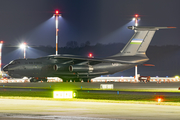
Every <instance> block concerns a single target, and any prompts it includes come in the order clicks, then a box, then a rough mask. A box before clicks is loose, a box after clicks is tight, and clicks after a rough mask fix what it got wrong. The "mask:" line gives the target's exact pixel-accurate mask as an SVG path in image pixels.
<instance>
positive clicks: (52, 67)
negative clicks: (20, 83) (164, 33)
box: [3, 26, 175, 82]
mask: <svg viewBox="0 0 180 120" xmlns="http://www.w3.org/2000/svg"><path fill="white" fill-rule="evenodd" d="M168 28H175V27H145V26H129V27H128V29H130V30H134V35H133V36H132V38H131V39H130V40H129V41H128V43H127V44H126V45H125V47H124V48H123V49H122V50H121V51H120V52H119V53H117V54H115V55H113V56H109V57H106V58H104V59H97V58H88V57H87V58H85V57H81V56H75V55H65V54H59V55H50V56H47V57H41V58H36V59H17V60H13V61H11V62H10V63H9V64H7V65H6V66H4V68H3V71H5V72H7V73H8V74H9V76H11V77H12V78H22V77H28V78H31V80H30V81H31V82H33V81H38V80H46V79H43V78H46V77H59V78H61V79H63V80H64V81H65V80H75V81H80V80H83V81H87V80H88V79H91V78H94V77H98V76H101V75H108V74H114V73H116V72H120V71H124V70H127V69H129V68H132V67H134V66H135V65H139V64H142V63H144V62H146V61H148V60H149V59H148V57H147V56H146V50H147V48H148V46H149V44H150V42H151V40H152V38H153V36H154V33H155V32H156V30H159V29H168Z"/></svg>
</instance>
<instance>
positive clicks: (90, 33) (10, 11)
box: [0, 0, 180, 47]
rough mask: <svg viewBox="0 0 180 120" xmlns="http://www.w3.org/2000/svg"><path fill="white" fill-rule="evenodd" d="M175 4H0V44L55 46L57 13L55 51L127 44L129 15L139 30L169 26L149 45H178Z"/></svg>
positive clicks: (126, 0) (92, 0)
mask: <svg viewBox="0 0 180 120" xmlns="http://www.w3.org/2000/svg"><path fill="white" fill-rule="evenodd" d="M179 5H180V0H0V40H3V41H4V44H6V45H18V44H19V43H21V42H27V43H28V45H30V46H31V45H32V46H33V45H37V46H38V45H43V46H55V19H54V18H52V16H53V14H54V11H55V10H59V11H60V12H61V14H62V18H59V22H60V25H59V28H60V31H59V45H60V46H61V47H62V46H65V45H66V43H67V42H68V41H77V42H78V43H79V44H80V43H83V42H86V41H90V43H91V44H92V45H93V44H96V43H103V44H108V43H114V42H122V43H127V42H128V40H129V39H130V38H131V36H132V34H133V31H131V30H128V29H126V27H127V26H128V25H133V22H131V19H132V17H133V15H135V14H139V15H140V17H141V20H140V21H139V24H140V25H143V26H175V27H177V29H173V30H161V31H158V32H157V33H156V34H155V36H154V39H153V40H152V42H151V44H152V45H180V34H179V33H180V29H179V28H180V14H179V12H180V7H179Z"/></svg>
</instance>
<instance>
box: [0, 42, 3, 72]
mask: <svg viewBox="0 0 180 120" xmlns="http://www.w3.org/2000/svg"><path fill="white" fill-rule="evenodd" d="M2 45H3V41H0V72H1V64H2V57H1V56H2Z"/></svg>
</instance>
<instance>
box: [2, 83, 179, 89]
mask: <svg viewBox="0 0 180 120" xmlns="http://www.w3.org/2000/svg"><path fill="white" fill-rule="evenodd" d="M100 84H113V85H114V89H173V90H177V89H178V88H179V87H180V82H171V83H163V82H162V83H158V84H157V83H156V82H148V83H141V82H139V83H128V82H127V83H119V82H108V83H87V82H82V83H81V82H75V83H74V82H63V83H0V86H4V87H6V86H9V87H11V86H13V87H38V88H41V87H42V88H44V87H46V88H53V87H58V88H62V89H66V88H67V87H68V86H69V87H70V88H71V89H81V88H100Z"/></svg>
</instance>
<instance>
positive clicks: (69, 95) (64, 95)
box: [53, 91, 76, 98]
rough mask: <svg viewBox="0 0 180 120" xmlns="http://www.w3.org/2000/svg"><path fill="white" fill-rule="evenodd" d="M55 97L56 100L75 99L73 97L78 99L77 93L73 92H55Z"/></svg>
mask: <svg viewBox="0 0 180 120" xmlns="http://www.w3.org/2000/svg"><path fill="white" fill-rule="evenodd" d="M53 97H54V98H73V97H76V93H75V94H74V93H73V91H54V92H53Z"/></svg>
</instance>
